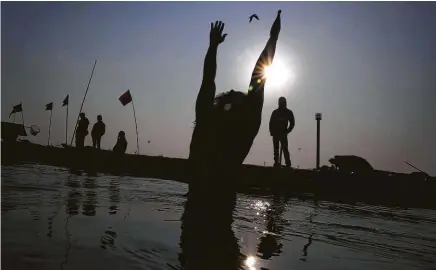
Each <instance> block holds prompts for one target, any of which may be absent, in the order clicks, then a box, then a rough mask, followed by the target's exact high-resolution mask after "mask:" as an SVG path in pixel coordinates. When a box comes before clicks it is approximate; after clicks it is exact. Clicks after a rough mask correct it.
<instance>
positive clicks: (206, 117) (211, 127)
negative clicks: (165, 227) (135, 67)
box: [179, 11, 280, 270]
mask: <svg viewBox="0 0 436 270" xmlns="http://www.w3.org/2000/svg"><path fill="white" fill-rule="evenodd" d="M223 30H224V24H223V23H222V22H215V24H213V23H212V24H211V31H210V44H209V48H208V50H207V53H206V58H205V60H204V70H203V81H202V84H201V87H200V91H199V93H198V96H197V101H196V105H195V115H196V125H195V127H194V131H193V134H192V140H191V145H190V153H189V163H190V168H191V170H190V172H191V174H190V182H189V191H188V194H187V195H188V196H187V197H188V198H187V201H186V203H185V211H184V213H183V215H182V224H181V229H182V233H181V238H180V247H181V254H180V256H179V259H180V263H181V265H182V266H183V267H184V268H185V269H202V270H203V269H240V268H242V261H243V260H244V257H243V255H242V254H241V253H240V251H239V246H238V242H237V239H236V237H235V235H234V233H233V231H232V228H231V225H232V223H233V210H234V207H235V203H236V186H235V185H234V184H233V183H234V181H235V179H237V169H238V167H240V165H241V164H242V163H243V161H244V159H245V157H246V156H247V154H248V152H249V151H250V148H251V146H252V144H253V140H254V138H255V137H256V135H257V133H258V131H259V127H260V123H261V116H262V107H263V97H264V85H265V80H264V78H263V68H264V66H265V65H268V64H270V63H271V61H272V59H273V57H274V54H275V49H276V43H277V39H278V36H279V32H280V11H279V13H278V15H277V18H276V20H275V22H274V24H273V26H272V28H271V33H270V38H269V40H268V42H267V44H266V46H265V48H264V50H263V51H262V53H261V55H260V57H259V59H258V61H257V63H256V66H255V68H254V71H253V73H252V77H251V82H250V85H249V89H248V93H247V94H246V93H242V92H235V91H233V90H232V91H229V92H227V93H224V94H221V95H219V96H217V97H215V91H216V88H215V75H216V56H217V50H218V45H219V44H221V43H222V42H224V40H225V38H226V34H223Z"/></svg>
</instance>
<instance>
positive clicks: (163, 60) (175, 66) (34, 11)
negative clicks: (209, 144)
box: [1, 2, 436, 175]
mask: <svg viewBox="0 0 436 270" xmlns="http://www.w3.org/2000/svg"><path fill="white" fill-rule="evenodd" d="M279 9H281V10H282V30H281V33H280V37H279V40H278V44H277V50H276V58H275V60H274V61H279V62H281V63H282V64H283V65H285V66H286V68H287V74H292V75H293V77H290V78H291V79H288V80H287V81H286V83H284V84H282V85H279V86H277V85H272V84H269V83H268V81H267V84H266V89H265V103H264V108H263V116H262V125H261V128H260V131H259V134H258V135H257V137H256V139H255V141H254V143H253V147H252V149H251V151H250V153H249V155H248V156H247V158H246V160H245V162H244V163H246V164H259V165H263V164H264V162H266V164H267V165H272V163H273V148H272V138H271V137H270V134H269V132H268V122H269V119H270V116H271V113H272V111H273V110H274V109H276V108H277V100H278V98H279V97H280V96H284V97H286V98H287V100H288V107H289V108H290V109H291V110H292V111H293V113H294V115H295V121H296V125H295V129H294V130H293V131H292V133H291V134H290V135H289V137H288V138H289V148H290V152H291V159H292V164H293V166H295V167H296V166H298V167H300V168H313V167H315V164H316V121H315V113H316V112H321V113H322V114H323V119H322V121H321V164H322V165H323V164H325V165H329V162H328V159H329V158H331V157H333V156H334V155H358V156H361V157H363V158H365V159H367V160H368V161H369V162H370V163H371V164H372V165H373V167H375V168H376V169H382V170H390V171H397V172H411V171H413V169H411V168H410V167H409V166H408V165H406V164H405V163H404V161H405V160H407V161H410V162H411V163H412V164H414V165H415V166H417V167H418V168H420V169H422V170H424V171H426V172H428V173H430V174H431V175H436V141H435V138H436V106H435V104H436V102H435V101H436V76H435V74H436V28H435V27H434V26H435V25H436V16H434V14H436V3H434V2H433V3H432V2H421V3H415V2H39V3H38V2H2V3H1V113H2V121H12V119H13V117H11V118H10V119H9V118H8V117H9V113H10V112H11V110H12V106H13V105H16V104H19V103H20V102H22V104H23V109H24V112H23V113H24V120H25V123H26V125H32V124H33V125H37V126H38V127H39V128H40V129H41V132H40V134H38V135H37V136H36V137H32V138H31V141H34V142H36V143H40V144H47V138H48V127H49V117H50V112H49V111H45V104H47V103H49V102H54V109H53V118H52V130H51V141H52V143H53V144H54V145H59V144H60V143H63V142H65V132H66V124H65V119H66V107H61V105H62V101H63V99H64V98H65V96H66V95H67V94H69V95H70V106H69V122H68V141H70V140H71V135H72V132H73V130H74V125H75V120H76V118H77V114H78V112H79V109H80V105H81V102H82V99H83V96H84V94H85V90H86V86H87V83H88V80H89V76H90V73H91V70H92V66H93V64H94V60H95V59H97V60H98V62H97V65H96V68H95V72H94V76H93V79H92V82H91V85H90V88H89V92H88V95H87V98H86V101H85V103H84V106H83V111H84V112H85V113H86V115H87V117H88V118H89V120H90V122H91V125H90V128H89V129H91V128H92V125H93V124H94V123H95V122H96V118H97V115H98V114H101V115H102V116H103V121H104V122H105V123H106V134H105V136H104V137H103V139H102V148H105V149H111V148H112V147H113V146H114V144H115V142H116V138H117V133H118V132H119V131H120V130H124V131H125V132H126V134H127V140H128V142H129V145H128V150H127V151H128V152H131V153H133V152H134V151H135V150H136V135H135V122H134V118H133V110H132V106H131V104H129V105H127V106H125V107H123V106H122V105H121V103H120V102H119V100H118V98H119V96H120V95H121V94H123V93H124V92H125V91H126V90H127V89H130V91H131V93H132V96H133V100H134V104H135V109H136V116H137V120H138V129H139V137H140V138H139V143H140V153H141V154H147V155H164V156H167V157H180V158H186V157H187V156H188V154H189V144H190V141H191V135H192V131H193V125H192V122H193V121H194V120H195V119H194V104H195V99H196V95H197V93H198V90H199V87H200V84H201V78H202V67H203V61H204V56H205V53H206V50H207V46H208V44H209V30H210V22H212V21H215V20H222V21H223V22H224V23H225V24H226V25H225V32H226V33H227V34H228V36H227V38H226V40H225V42H224V43H223V44H221V46H220V48H219V50H218V67H217V77H216V85H217V94H218V93H220V92H225V91H228V90H230V89H235V90H237V91H246V90H247V89H248V83H249V80H250V72H251V71H252V69H253V67H254V64H255V61H256V59H257V57H258V55H259V54H260V52H261V50H262V49H263V47H264V46H265V43H266V41H267V39H268V37H269V29H270V27H271V24H272V23H273V21H274V19H275V16H276V12H277V10H279ZM253 13H256V14H257V15H258V16H259V18H260V20H259V21H257V20H255V21H253V22H252V23H249V22H248V17H249V16H250V15H251V14H253ZM292 78H293V79H292ZM16 117H17V118H16V121H17V122H18V121H21V115H20V114H17V115H16ZM85 143H86V144H88V145H90V144H91V138H90V136H88V138H87V139H86V142H85Z"/></svg>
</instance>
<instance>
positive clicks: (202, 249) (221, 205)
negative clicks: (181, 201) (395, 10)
mask: <svg viewBox="0 0 436 270" xmlns="http://www.w3.org/2000/svg"><path fill="white" fill-rule="evenodd" d="M218 194H219V195H218ZM235 203H236V193H227V194H224V193H221V192H216V191H215V192H214V193H208V194H205V192H203V191H197V192H192V191H189V192H188V196H187V200H186V203H185V208H184V209H185V210H184V212H183V214H182V218H181V220H182V224H181V231H182V232H181V237H180V248H181V252H180V255H179V260H180V264H181V265H182V266H183V267H184V268H186V269H199V270H200V269H242V261H243V259H244V258H243V256H242V254H241V252H240V250H239V245H238V241H237V238H236V237H235V234H234V232H233V230H232V223H233V211H234V209H235Z"/></svg>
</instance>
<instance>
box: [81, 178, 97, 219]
mask: <svg viewBox="0 0 436 270" xmlns="http://www.w3.org/2000/svg"><path fill="white" fill-rule="evenodd" d="M95 181H96V179H95V178H89V177H87V178H85V180H84V181H83V187H84V188H85V200H84V201H83V205H82V213H83V215H84V216H95V213H96V211H95V208H96V206H97V192H95V188H96V187H97V185H96V183H95Z"/></svg>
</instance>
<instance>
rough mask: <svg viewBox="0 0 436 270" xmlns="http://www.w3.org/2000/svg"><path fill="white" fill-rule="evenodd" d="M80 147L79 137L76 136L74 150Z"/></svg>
mask: <svg viewBox="0 0 436 270" xmlns="http://www.w3.org/2000/svg"><path fill="white" fill-rule="evenodd" d="M80 147H81V145H80V135H79V134H76V148H80Z"/></svg>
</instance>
